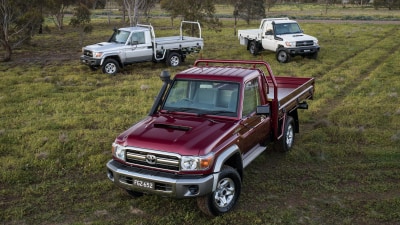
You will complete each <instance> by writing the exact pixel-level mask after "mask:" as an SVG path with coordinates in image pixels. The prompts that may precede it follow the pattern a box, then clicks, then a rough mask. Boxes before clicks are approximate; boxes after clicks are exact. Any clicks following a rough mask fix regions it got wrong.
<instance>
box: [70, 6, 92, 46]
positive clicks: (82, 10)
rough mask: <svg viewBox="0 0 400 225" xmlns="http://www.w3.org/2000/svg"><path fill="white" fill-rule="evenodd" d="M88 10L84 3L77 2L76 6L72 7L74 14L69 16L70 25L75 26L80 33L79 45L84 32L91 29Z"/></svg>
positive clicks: (81, 42)
mask: <svg viewBox="0 0 400 225" xmlns="http://www.w3.org/2000/svg"><path fill="white" fill-rule="evenodd" d="M90 14H91V13H90V10H89V9H88V8H87V7H86V5H84V4H79V6H78V7H76V8H75V9H74V15H73V16H72V18H71V21H70V23H69V24H70V25H72V26H73V27H77V28H78V29H79V34H80V41H79V43H80V45H81V46H82V45H83V39H84V38H85V34H86V33H90V32H92V30H93V27H92V25H90Z"/></svg>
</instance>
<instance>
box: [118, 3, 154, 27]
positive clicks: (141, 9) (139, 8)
mask: <svg viewBox="0 0 400 225" xmlns="http://www.w3.org/2000/svg"><path fill="white" fill-rule="evenodd" d="M156 2H157V0H123V6H124V9H125V10H126V11H127V13H128V18H129V24H130V26H133V25H135V24H137V23H139V19H140V17H141V16H142V15H148V14H149V11H150V9H151V8H153V7H154V5H155V4H156Z"/></svg>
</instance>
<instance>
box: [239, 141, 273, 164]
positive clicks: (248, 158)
mask: <svg viewBox="0 0 400 225" xmlns="http://www.w3.org/2000/svg"><path fill="white" fill-rule="evenodd" d="M266 149H267V147H265V146H261V145H256V146H255V147H254V148H253V149H251V150H250V151H249V152H247V153H246V155H243V168H245V167H246V166H247V165H249V164H250V163H251V162H252V161H253V160H254V159H255V158H257V156H259V155H260V154H261V153H263V152H264V151H265V150H266Z"/></svg>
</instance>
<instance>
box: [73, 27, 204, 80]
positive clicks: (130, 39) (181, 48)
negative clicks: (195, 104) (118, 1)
mask: <svg viewBox="0 0 400 225" xmlns="http://www.w3.org/2000/svg"><path fill="white" fill-rule="evenodd" d="M184 24H185V25H186V24H189V25H197V27H198V30H199V36H198V37H191V36H184V35H183V30H184V28H183V25H184ZM186 26H187V25H186ZM193 27H195V26H193ZM203 45H204V41H203V38H202V37H201V27H200V23H198V22H192V21H182V22H181V26H180V35H179V36H170V37H159V38H156V36H155V32H154V28H153V26H151V25H145V24H137V25H136V26H134V27H124V28H119V29H114V32H113V34H112V36H111V37H110V39H109V40H108V41H107V42H101V43H97V44H93V45H88V46H86V47H84V48H83V49H82V53H83V54H82V55H81V57H80V61H81V63H83V64H86V65H88V66H89V67H90V69H92V70H97V69H99V68H101V69H102V71H103V73H106V74H110V75H115V74H116V73H118V72H119V70H120V68H123V67H124V66H126V65H130V64H134V63H139V62H149V61H153V62H166V64H167V65H168V66H179V65H180V64H181V62H183V61H184V60H185V58H186V55H188V54H191V53H195V52H199V51H200V50H201V49H202V48H203Z"/></svg>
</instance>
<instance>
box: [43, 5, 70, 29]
mask: <svg viewBox="0 0 400 225" xmlns="http://www.w3.org/2000/svg"><path fill="white" fill-rule="evenodd" d="M76 2H77V0H44V4H43V7H45V9H46V12H48V14H49V15H50V16H51V17H52V19H53V22H54V24H55V25H56V27H58V29H60V30H62V29H63V27H64V14H65V10H66V9H67V8H68V7H69V6H71V5H73V4H75V3H76Z"/></svg>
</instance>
